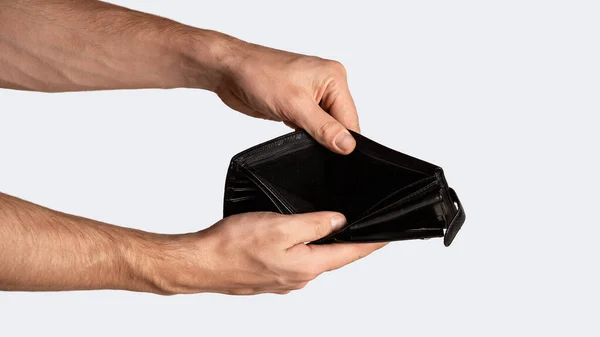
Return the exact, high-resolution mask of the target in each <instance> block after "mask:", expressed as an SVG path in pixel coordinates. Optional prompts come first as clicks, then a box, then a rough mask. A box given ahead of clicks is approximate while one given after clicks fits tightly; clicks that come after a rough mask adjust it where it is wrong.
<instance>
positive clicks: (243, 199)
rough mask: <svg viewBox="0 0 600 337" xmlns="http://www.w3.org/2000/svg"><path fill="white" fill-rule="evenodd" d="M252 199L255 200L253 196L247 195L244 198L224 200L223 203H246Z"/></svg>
mask: <svg viewBox="0 0 600 337" xmlns="http://www.w3.org/2000/svg"><path fill="white" fill-rule="evenodd" d="M254 199H256V196H255V195H247V196H244V197H233V198H227V199H225V201H231V202H240V201H247V200H254Z"/></svg>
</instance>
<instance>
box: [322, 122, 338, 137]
mask: <svg viewBox="0 0 600 337" xmlns="http://www.w3.org/2000/svg"><path fill="white" fill-rule="evenodd" d="M338 132H339V126H338V123H337V122H336V121H325V122H323V123H321V124H320V125H319V127H318V129H317V133H318V135H319V136H320V137H322V138H323V139H333V138H334V137H335V136H336V135H337V134H338Z"/></svg>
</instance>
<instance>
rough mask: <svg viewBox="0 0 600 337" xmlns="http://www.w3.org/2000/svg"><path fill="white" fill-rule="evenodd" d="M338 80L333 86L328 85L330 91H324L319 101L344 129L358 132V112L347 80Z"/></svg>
mask: <svg viewBox="0 0 600 337" xmlns="http://www.w3.org/2000/svg"><path fill="white" fill-rule="evenodd" d="M339 82H341V81H338V83H336V84H335V85H333V87H332V86H331V85H330V86H329V88H330V89H329V90H331V92H326V93H325V95H324V96H323V100H322V102H321V107H322V108H323V110H325V111H327V112H328V113H329V114H330V115H331V116H332V117H333V118H335V119H336V120H337V121H338V122H340V123H341V124H342V125H343V126H344V127H345V128H346V129H349V130H352V131H355V132H359V133H360V125H359V123H358V112H357V111H356V105H355V104H354V99H353V98H352V95H351V94H350V88H348V82H346V81H343V83H339Z"/></svg>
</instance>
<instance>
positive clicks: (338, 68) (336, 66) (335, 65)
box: [328, 60, 346, 77]
mask: <svg viewBox="0 0 600 337" xmlns="http://www.w3.org/2000/svg"><path fill="white" fill-rule="evenodd" d="M328 66H329V68H330V69H331V70H332V71H333V72H334V73H336V74H338V75H341V76H343V77H346V67H344V65H343V64H342V63H341V62H339V61H334V60H330V61H329V64H328Z"/></svg>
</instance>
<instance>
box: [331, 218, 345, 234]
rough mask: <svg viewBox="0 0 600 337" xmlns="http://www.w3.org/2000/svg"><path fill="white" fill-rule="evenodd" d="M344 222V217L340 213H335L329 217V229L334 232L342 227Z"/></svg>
mask: <svg viewBox="0 0 600 337" xmlns="http://www.w3.org/2000/svg"><path fill="white" fill-rule="evenodd" d="M345 224H346V218H344V217H343V216H342V215H339V214H336V215H334V216H332V217H331V229H332V230H333V231H334V232H335V231H337V230H338V229H340V228H342V227H344V225H345Z"/></svg>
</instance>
